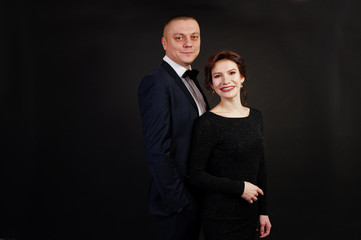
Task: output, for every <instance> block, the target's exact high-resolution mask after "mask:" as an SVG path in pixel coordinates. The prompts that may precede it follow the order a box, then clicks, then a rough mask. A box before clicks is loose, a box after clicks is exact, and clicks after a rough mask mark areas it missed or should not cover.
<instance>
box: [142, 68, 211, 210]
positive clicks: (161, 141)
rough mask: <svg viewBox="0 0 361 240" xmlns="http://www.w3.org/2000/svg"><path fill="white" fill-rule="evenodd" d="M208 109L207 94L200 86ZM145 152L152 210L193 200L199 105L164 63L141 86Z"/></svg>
mask: <svg viewBox="0 0 361 240" xmlns="http://www.w3.org/2000/svg"><path fill="white" fill-rule="evenodd" d="M194 82H195V84H196V85H197V87H198V88H199V90H200V91H201V93H202V95H203V98H204V101H205V102H206V105H207V109H209V106H208V103H207V100H206V97H205V95H204V93H203V91H202V89H201V88H200V86H199V83H198V81H196V80H195V81H194ZM138 103H139V110H140V114H141V121H142V127H143V137H144V148H145V155H146V159H147V162H148V166H149V169H150V172H151V174H152V183H151V186H150V192H149V211H150V213H153V214H156V215H162V216H170V215H172V214H174V213H176V212H177V210H179V209H181V208H185V207H186V206H187V205H188V204H189V203H190V201H191V198H190V195H189V194H190V192H189V186H188V185H185V184H184V182H185V179H186V176H187V165H188V159H189V151H190V144H191V136H192V128H193V122H194V120H195V119H196V118H198V116H199V115H198V109H197V105H196V103H195V101H194V100H193V98H192V95H191V94H190V93H189V91H188V89H187V88H186V86H185V85H184V83H183V82H182V79H181V78H180V77H179V76H178V75H177V73H176V72H175V71H174V70H173V68H172V67H171V66H170V65H169V64H168V63H166V62H165V61H163V62H162V64H161V66H160V67H158V68H157V69H155V70H154V71H152V72H151V73H149V74H148V75H146V76H145V77H144V78H143V80H142V81H141V83H140V85H139V88H138Z"/></svg>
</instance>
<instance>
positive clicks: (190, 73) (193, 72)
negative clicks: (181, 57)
mask: <svg viewBox="0 0 361 240" xmlns="http://www.w3.org/2000/svg"><path fill="white" fill-rule="evenodd" d="M198 73H199V71H198V70H196V69H193V70H187V71H185V73H184V74H183V75H182V77H183V78H186V77H189V78H190V79H192V80H195V79H196V78H197V75H198Z"/></svg>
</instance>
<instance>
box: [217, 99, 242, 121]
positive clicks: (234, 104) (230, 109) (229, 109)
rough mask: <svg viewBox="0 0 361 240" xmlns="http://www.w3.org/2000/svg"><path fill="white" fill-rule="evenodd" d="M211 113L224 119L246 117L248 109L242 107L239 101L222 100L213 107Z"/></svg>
mask: <svg viewBox="0 0 361 240" xmlns="http://www.w3.org/2000/svg"><path fill="white" fill-rule="evenodd" d="M211 112H213V113H216V114H219V115H221V116H225V117H246V116H248V115H249V108H247V107H244V106H243V105H242V103H241V100H240V99H239V100H238V99H237V100H224V99H221V102H220V103H219V104H218V105H217V106H215V107H214V108H213V109H212V110H211Z"/></svg>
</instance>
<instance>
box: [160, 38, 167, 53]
mask: <svg viewBox="0 0 361 240" xmlns="http://www.w3.org/2000/svg"><path fill="white" fill-rule="evenodd" d="M161 42H162V46H163V49H164V51H166V50H167V40H166V39H165V38H164V37H162V39H161Z"/></svg>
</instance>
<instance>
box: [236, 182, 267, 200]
mask: <svg viewBox="0 0 361 240" xmlns="http://www.w3.org/2000/svg"><path fill="white" fill-rule="evenodd" d="M259 194H261V195H263V191H262V189H260V188H259V187H257V186H256V185H254V184H252V183H250V182H246V181H245V182H244V190H243V194H242V196H241V197H243V198H244V199H245V200H246V201H247V202H249V203H251V204H252V203H253V202H254V201H257V199H258V198H257V197H258V195H259Z"/></svg>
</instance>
